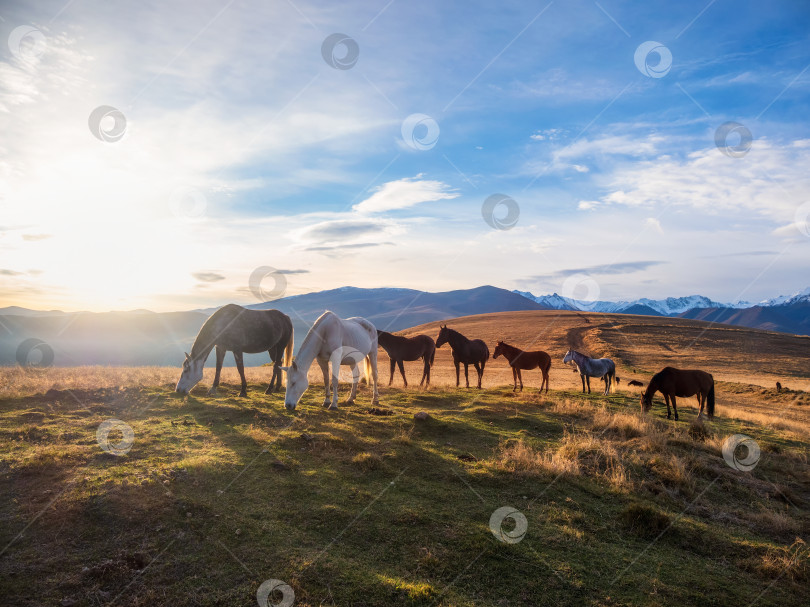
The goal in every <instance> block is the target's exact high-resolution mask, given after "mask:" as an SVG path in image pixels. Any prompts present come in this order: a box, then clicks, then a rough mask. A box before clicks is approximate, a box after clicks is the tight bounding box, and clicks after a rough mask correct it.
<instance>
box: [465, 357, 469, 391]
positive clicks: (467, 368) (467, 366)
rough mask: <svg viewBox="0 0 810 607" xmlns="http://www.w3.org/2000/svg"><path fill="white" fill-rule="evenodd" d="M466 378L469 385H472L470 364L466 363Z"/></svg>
mask: <svg viewBox="0 0 810 607" xmlns="http://www.w3.org/2000/svg"><path fill="white" fill-rule="evenodd" d="M464 380H465V381H466V382H467V387H468V388H469V387H470V365H469V363H464Z"/></svg>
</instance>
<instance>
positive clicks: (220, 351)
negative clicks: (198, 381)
mask: <svg viewBox="0 0 810 607" xmlns="http://www.w3.org/2000/svg"><path fill="white" fill-rule="evenodd" d="M226 352H227V350H226V349H225V348H221V347H220V346H217V372H216V373H215V374H214V383H213V384H211V387H210V388H209V389H208V396H216V395H217V387H218V386H219V374H220V372H221V371H222V363H223V362H225V353H226Z"/></svg>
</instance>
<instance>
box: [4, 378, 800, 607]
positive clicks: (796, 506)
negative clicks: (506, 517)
mask: <svg viewBox="0 0 810 607" xmlns="http://www.w3.org/2000/svg"><path fill="white" fill-rule="evenodd" d="M236 391H237V390H236V389H235V387H234V386H224V389H223V390H222V393H223V395H221V396H219V397H217V398H208V397H206V396H204V394H205V391H204V389H202V388H201V387H198V388H197V389H196V390H195V391H194V393H193V395H192V396H191V397H189V399H188V400H187V401H183V400H180V399H179V398H176V397H175V395H174V394H173V393H172V392H171V389H170V387H169V386H163V387H156V388H149V389H137V388H133V389H104V390H98V391H84V392H82V393H80V394H71V393H70V392H68V391H63V392H59V393H58V394H56V395H54V394H52V395H51V396H50V397H48V398H45V396H44V395H38V396H29V397H21V398H6V399H4V400H2V401H0V413H1V416H0V437H2V443H0V444H1V445H2V447H1V448H0V466H1V467H0V495H2V497H0V516H2V520H3V525H2V528H1V530H0V543H1V544H2V545H1V546H0V549H2V548H4V547H5V548H6V549H5V551H4V552H3V554H2V556H0V572H1V573H2V577H1V578H0V595H2V596H3V604H4V605H59V604H60V603H61V602H62V601H66V603H65V604H68V605H69V604H74V605H77V606H84V605H87V606H90V605H93V606H95V605H106V604H115V605H132V606H134V605H164V604H171V605H251V604H253V605H255V604H257V603H256V599H255V594H256V590H257V588H258V587H259V585H260V584H261V583H262V582H263V581H264V580H266V579H270V578H275V579H279V580H283V581H285V582H286V583H288V584H289V585H290V586H291V587H292V588H293V589H294V591H295V597H296V602H295V604H296V605H299V606H306V605H312V606H314V605H333V604H334V605H393V604H396V605H437V604H438V605H456V606H468V605H469V606H472V605H493V606H499V607H502V606H514V605H546V604H548V605H668V604H678V605H697V604H700V605H730V604H745V605H749V604H751V603H752V602H754V601H756V604H757V605H779V606H780V607H782V606H784V605H787V604H799V603H800V602H802V601H803V600H804V599H803V598H802V597H805V598H806V593H807V589H808V582H809V581H810V577H808V565H807V560H806V552H807V550H806V546H805V545H803V544H802V543H801V541H799V542H798V543H797V542H796V539H797V538H804V539H806V538H807V531H808V521H809V519H808V516H807V514H806V508H807V504H808V501H810V500H809V499H808V482H807V481H808V478H810V476H808V462H807V455H806V453H807V445H806V444H803V443H801V442H799V441H798V440H797V439H796V438H795V437H793V436H792V435H783V434H780V433H779V431H777V430H773V429H763V428H757V427H751V425H750V424H748V423H747V422H744V421H737V420H734V419H717V420H715V421H713V422H709V423H707V424H706V425H705V428H704V430H702V431H701V432H698V433H695V432H694V431H692V432H691V433H690V421H691V420H692V419H693V418H694V413H693V412H691V411H690V410H689V409H685V410H684V411H683V412H682V413H681V416H682V417H681V421H680V422H677V423H676V422H669V421H666V420H663V419H661V408H660V406H659V407H658V408H657V409H654V411H653V415H652V416H649V417H651V418H652V419H650V418H649V417H648V419H646V420H643V421H639V420H638V419H637V416H638V405H637V401H636V399H637V396H634V397H632V398H631V397H629V396H623V395H621V394H619V395H611V396H610V397H608V398H604V397H601V396H599V395H596V394H593V395H585V396H583V395H580V394H578V393H564V392H551V393H550V395H549V397H546V396H539V395H538V394H537V393H536V392H535V391H534V390H527V391H526V392H525V393H524V394H523V395H519V396H515V395H513V393H512V391H511V390H507V389H499V390H486V391H483V392H479V391H477V390H475V389H471V390H464V389H461V390H450V389H432V390H430V391H428V392H422V391H416V390H398V389H385V390H383V393H382V399H381V401H382V406H384V407H386V408H390V409H391V410H393V411H394V414H393V415H389V416H377V415H371V414H369V413H367V409H368V408H369V407H370V404H369V403H370V399H369V395H368V392H367V391H365V390H362V391H361V393H360V395H359V397H358V400H357V404H356V405H354V406H351V407H343V408H341V410H340V411H338V412H333V411H327V410H324V409H322V408H321V406H320V402H321V400H322V392H321V391H320V390H319V389H318V387H317V386H314V387H313V388H311V389H310V390H309V391H308V392H307V393H306V394H305V396H304V398H303V399H302V402H301V403H300V405H299V408H298V410H297V412H296V413H294V414H291V413H289V412H287V411H285V410H284V408H283V400H282V397H281V396H265V395H264V394H263V389H262V388H261V387H260V386H258V385H251V386H250V387H249V398H248V399H239V398H236V397H234V396H232V395H233V394H235V393H236ZM74 396H75V397H74ZM341 396H345V389H344V388H343V387H342V389H341ZM417 411H426V412H428V413H429V414H430V416H431V417H430V419H428V420H426V421H417V422H415V421H414V419H413V415H414V413H416V412H417ZM617 414H618V416H617ZM622 414H626V416H623V415H622ZM110 418H117V419H120V420H123V421H125V422H126V423H127V424H129V425H130V426H131V427H132V429H133V431H134V437H135V438H134V443H133V445H132V447H131V449H130V450H129V452H128V453H127V454H126V455H123V456H114V455H110V454H108V453H105V452H104V451H103V450H102V449H101V448H100V447H99V445H98V443H97V441H96V430H97V429H98V426H99V424H100V423H101V422H102V421H104V420H106V419H110ZM735 432H743V433H746V434H749V435H751V436H754V437H755V438H756V440H757V441H758V442H759V444H760V446H761V447H762V451H763V456H762V459H761V461H760V463H759V465H758V466H757V467H756V468H755V469H754V471H753V472H751V473H748V474H746V473H742V472H738V471H735V470H733V469H731V468H729V467H728V466H727V465H726V464H725V463H724V461H723V459H722V457H721V454H720V448H719V445H720V443H721V442H722V438H723V437H724V436H726V435H728V434H733V433H735ZM111 439H112V440H113V441H115V440H117V439H116V437H115V436H114V435H111ZM517 453H522V454H523V455H525V457H526V458H527V459H526V460H525V462H523V464H525V465H523V466H522V467H521V466H517V465H516V462H514V461H513V460H511V459H510V457H511V455H510V454H517ZM552 453H558V454H560V455H559V456H560V458H563V459H564V458H566V457H567V458H568V459H567V460H565V461H568V462H574V463H575V464H576V467H577V471H576V472H571V471H569V472H562V473H558V472H556V470H555V469H554V467H553V465H551V464H548V463H543V461H545V460H543V458H544V457H545V456H547V455H548V454H552ZM515 457H517V456H515ZM521 457H523V456H521ZM532 458H535V459H532ZM537 462H540V463H537ZM673 462H674V463H673ZM517 463H520V462H517ZM513 464H515V465H513ZM676 464H677V465H676ZM679 466H680V467H679ZM501 506H513V507H515V508H517V509H518V510H520V511H521V512H522V513H523V514H524V515H525V516H526V519H527V521H528V530H527V533H526V535H525V536H524V538H523V540H522V541H520V542H519V543H516V544H505V543H502V542H500V541H498V540H497V539H496V538H495V537H494V536H493V534H492V533H491V532H490V529H489V518H490V515H491V514H492V512H493V511H494V510H496V509H497V508H499V507H501ZM20 532H22V535H18V534H20ZM774 580H776V581H775V582H774ZM71 601H75V602H73V603H71ZM271 603H272V601H271Z"/></svg>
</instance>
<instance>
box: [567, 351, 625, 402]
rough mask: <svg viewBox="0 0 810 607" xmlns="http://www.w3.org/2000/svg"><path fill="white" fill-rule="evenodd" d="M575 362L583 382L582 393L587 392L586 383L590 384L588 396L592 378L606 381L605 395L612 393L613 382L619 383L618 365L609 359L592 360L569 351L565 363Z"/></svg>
mask: <svg viewBox="0 0 810 607" xmlns="http://www.w3.org/2000/svg"><path fill="white" fill-rule="evenodd" d="M571 361H574V363H575V364H576V366H577V368H578V369H579V377H580V379H581V380H582V392H583V393H584V392H585V382H586V380H587V382H588V394H590V393H591V378H592V377H600V378H602V379H604V380H605V395H607V394H608V393H609V392H610V386H611V380H615V381H616V383H617V384H618V383H619V378H617V377H616V365H615V363H614V362H613V361H612V360H610V359H609V358H590V357H588V356H585V355H584V354H580V353H579V352H577V351H576V350H568V352H567V353H566V355H565V358H563V363H564V364H568V363H570V362H571Z"/></svg>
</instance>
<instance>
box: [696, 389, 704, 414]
mask: <svg viewBox="0 0 810 607" xmlns="http://www.w3.org/2000/svg"><path fill="white" fill-rule="evenodd" d="M697 399H698V405H699V406H700V410H699V411H698V419H700V416H701V415H703V405H705V404H706V395H705V394H703V393H702V392H698V393H697Z"/></svg>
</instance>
